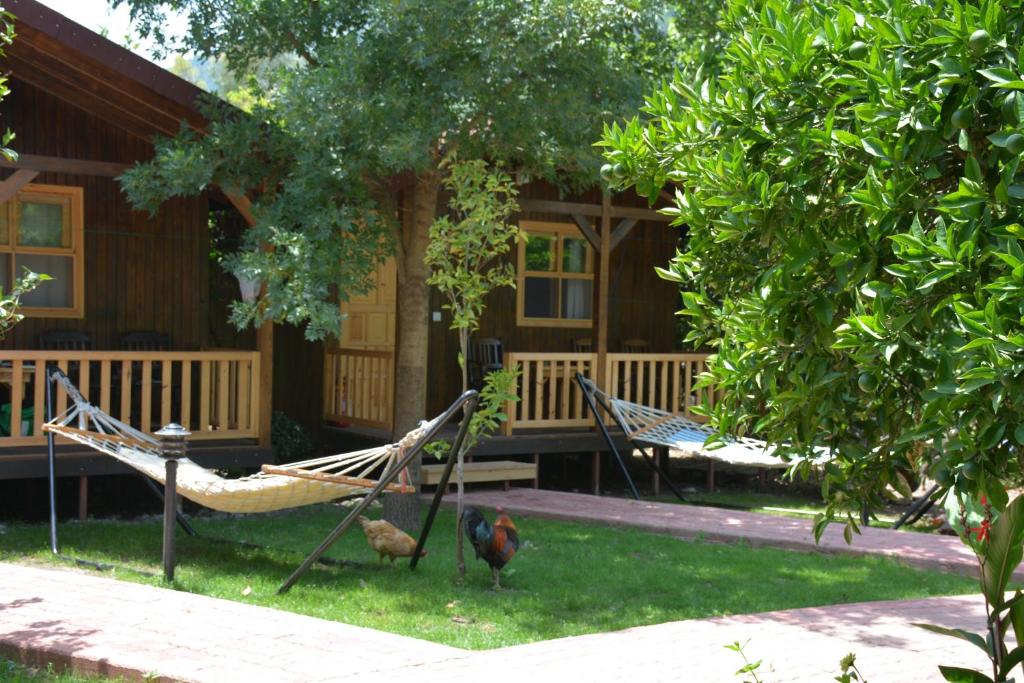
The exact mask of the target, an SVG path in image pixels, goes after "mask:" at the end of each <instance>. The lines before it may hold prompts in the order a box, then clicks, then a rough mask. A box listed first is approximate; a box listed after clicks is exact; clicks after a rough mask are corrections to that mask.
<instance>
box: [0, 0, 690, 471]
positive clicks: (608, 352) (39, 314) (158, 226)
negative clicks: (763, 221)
mask: <svg viewBox="0 0 1024 683" xmlns="http://www.w3.org/2000/svg"><path fill="white" fill-rule="evenodd" d="M7 7H8V9H9V10H10V11H12V12H13V13H14V14H15V15H16V16H17V18H18V19H17V24H16V25H17V32H18V37H17V39H16V41H15V42H14V44H13V45H12V46H10V47H9V48H8V50H7V57H6V59H5V60H4V64H3V66H4V68H5V69H6V70H7V71H8V72H9V73H10V74H11V80H10V86H11V94H10V95H8V96H7V97H6V98H5V99H4V100H3V101H2V102H0V126H4V127H9V128H10V129H11V130H12V131H14V132H15V134H16V137H15V139H14V142H13V146H14V148H15V149H16V150H17V151H18V152H19V154H20V157H19V160H18V161H17V162H16V163H13V164H12V163H3V164H0V166H2V167H3V169H6V170H2V169H0V176H3V179H2V180H0V286H3V287H5V288H8V287H10V285H11V282H12V278H13V277H14V275H15V274H16V273H18V272H20V269H21V268H22V267H23V266H27V267H30V268H32V269H34V270H37V271H41V272H46V273H48V274H50V275H52V276H54V279H53V280H52V281H50V282H47V283H44V284H43V285H42V286H41V287H40V288H39V289H38V290H37V291H35V292H32V293H30V294H28V295H26V296H25V297H24V299H23V301H22V303H23V304H24V309H23V312H24V313H25V316H26V317H25V320H24V321H23V322H21V323H20V324H19V325H18V326H16V327H15V328H14V330H13V331H12V333H11V334H10V335H9V336H8V337H7V339H5V340H2V341H0V479H4V478H21V477H28V476H42V475H43V474H44V473H45V461H44V458H43V457H42V456H43V444H44V438H43V436H42V435H41V434H40V431H41V430H40V428H41V425H42V422H43V420H44V382H42V381H41V377H40V375H39V373H40V372H42V368H43V367H44V366H45V365H47V364H51V363H52V364H56V365H57V366H59V367H60V368H62V369H63V370H65V371H66V372H67V373H68V374H69V375H71V377H72V379H73V380H74V381H75V382H76V384H77V385H78V386H80V387H81V388H82V390H83V392H85V393H86V394H87V396H88V397H89V399H90V400H91V401H92V402H94V403H95V404H96V405H99V406H100V407H101V408H102V409H104V410H106V411H108V412H110V413H111V414H113V415H114V416H115V417H118V418H120V419H122V420H125V421H129V422H131V423H132V424H134V425H135V426H137V427H141V428H143V429H146V430H153V429H156V428H159V426H161V425H163V424H165V423H168V422H171V421H177V422H180V423H182V424H183V425H184V426H185V427H187V428H188V429H190V430H191V431H192V432H193V437H192V451H193V455H194V457H195V458H196V459H197V460H199V461H200V462H203V463H206V464H211V465H238V466H253V465H256V464H258V463H260V462H263V461H266V460H267V459H268V458H269V456H270V418H271V413H272V411H273V410H282V411H284V412H286V413H287V414H289V415H290V416H291V417H292V418H294V419H297V420H298V421H300V422H303V423H304V424H305V425H306V426H307V427H310V428H315V427H316V426H317V425H318V424H319V423H320V422H321V421H322V422H324V423H327V424H330V425H333V426H335V427H341V428H343V429H347V430H349V431H352V430H361V431H362V432H367V431H368V432H369V433H370V434H371V435H372V436H374V437H377V438H380V439H386V438H389V437H390V435H391V431H392V428H393V412H394V396H395V390H396V386H400V385H401V380H402V378H400V377H396V376H395V375H396V373H395V367H394V352H395V331H396V324H395V323H396V299H395V297H396V281H395V270H394V266H393V264H385V265H383V266H381V268H380V269H379V270H378V273H377V287H376V289H375V290H374V291H372V292H370V293H369V294H367V295H366V296H362V297H357V298H354V299H352V300H351V301H349V302H346V303H344V304H342V312H343V313H344V314H345V315H346V316H347V320H346V323H345V325H344V327H343V330H342V337H341V339H339V340H335V341H333V342H331V343H329V344H324V345H319V344H310V343H309V342H306V341H305V340H303V338H302V335H301V331H299V330H296V329H294V328H291V327H287V326H272V325H269V324H267V325H264V326H263V327H262V328H260V329H259V330H258V331H253V330H250V331H247V332H242V333H239V332H236V331H234V330H232V329H230V328H229V327H228V326H227V324H226V322H225V321H226V318H227V309H226V305H227V303H228V301H230V299H231V298H233V296H234V294H233V291H234V289H233V288H234V287H235V286H236V284H237V283H235V282H234V281H233V280H232V278H231V277H230V276H228V275H226V274H224V273H223V272H222V271H221V270H220V269H219V268H218V267H216V266H215V265H211V262H210V259H209V257H208V254H209V251H210V233H209V218H210V216H211V212H216V213H217V214H218V215H222V216H223V215H225V214H230V215H229V218H228V223H230V224H234V225H236V226H241V227H240V229H244V226H245V224H246V219H251V216H248V215H247V205H246V203H245V202H244V199H240V198H238V197H237V196H231V195H226V194H223V193H219V192H216V191H213V192H210V193H208V194H206V195H203V196H200V197H193V198H180V199H175V200H173V201H169V202H167V203H165V204H164V205H163V206H162V207H161V208H160V210H159V211H158V212H157V213H156V214H155V215H149V214H147V213H144V212H139V211H135V210H133V209H132V208H131V207H130V206H129V204H128V203H127V201H126V199H125V197H124V196H123V194H122V192H121V189H120V186H119V184H118V182H117V180H116V177H117V176H118V175H120V174H121V173H123V172H124V171H125V170H126V169H127V168H128V167H130V166H131V165H132V164H134V163H136V162H140V161H146V160H148V159H150V158H151V156H152V154H153V147H152V139H153V137H154V136H155V135H174V134H175V133H176V132H177V131H178V130H179V128H180V126H181V125H182V122H185V124H186V125H189V126H191V127H192V128H194V129H196V130H200V131H201V130H202V129H203V128H204V126H205V121H204V120H203V119H202V117H201V115H200V114H199V112H198V110H197V108H196V98H197V97H198V96H199V95H200V91H199V90H198V89H197V88H195V87H194V86H193V85H191V84H189V83H187V82H186V81H184V80H182V79H180V78H178V77H176V76H174V75H173V74H170V73H168V72H167V71H165V70H163V69H161V68H159V67H157V66H155V65H153V64H151V63H149V62H148V61H146V60H144V59H142V58H140V57H138V56H136V55H134V54H132V53H131V52H129V51H128V50H125V49H124V48H121V47H119V46H117V45H115V44H114V43H112V42H110V41H108V40H106V39H105V38H102V37H100V36H99V35H97V34H95V33H94V32H92V31H89V30H87V29H85V28H83V27H81V26H79V25H77V24H75V23H74V22H72V21H70V20H68V19H67V18H65V17H63V16H61V15H60V14H58V13H56V12H54V11H52V10H50V9H48V8H46V7H44V6H42V5H40V4H39V3H38V2H36V1H35V0H12V1H11V2H9V3H8V6H7ZM520 205H521V209H522V212H521V214H520V215H519V216H518V217H517V220H519V222H520V224H521V225H522V227H523V228H524V229H525V230H526V232H527V234H528V236H529V239H528V240H527V241H525V242H523V243H521V244H519V245H518V247H517V250H516V253H515V254H514V255H513V260H514V262H515V264H516V268H517V276H518V277H517V279H518V286H517V288H516V289H514V290H513V289H503V290H499V291H497V292H495V293H493V294H492V295H491V296H490V299H489V301H488V306H487V311H486V314H485V315H484V318H483V320H482V327H481V330H480V332H479V333H478V334H477V335H476V338H475V340H474V341H475V343H476V346H475V348H477V349H478V350H479V351H478V354H477V355H478V356H479V354H488V358H487V359H486V362H484V359H481V358H479V357H477V358H471V362H472V363H476V364H477V366H478V367H477V369H478V370H480V371H481V372H483V371H486V369H488V368H490V367H495V366H497V365H501V366H504V367H511V366H518V367H520V368H521V370H522V376H521V380H520V383H519V397H520V400H519V401H517V402H515V403H511V404H510V405H509V406H508V414H509V417H510V419H509V421H508V423H507V424H506V429H505V431H504V434H502V435H501V436H499V437H497V438H494V439H491V440H489V441H488V442H487V443H485V444H483V445H481V446H480V447H479V448H478V451H477V452H478V453H480V454H513V453H515V454H527V455H529V454H535V453H541V452H571V451H585V452H594V451H596V450H600V449H601V448H603V445H602V444H601V442H600V441H599V440H598V437H597V436H596V435H595V434H594V433H593V431H592V430H591V428H592V427H593V417H592V416H591V415H589V414H588V413H587V411H586V410H585V407H584V405H583V401H582V396H581V394H580V392H579V390H578V387H577V386H576V384H575V383H574V382H573V377H574V376H575V373H576V372H582V373H584V374H586V375H588V376H591V377H594V378H596V379H597V380H598V382H599V384H600V385H601V386H603V387H605V388H606V389H608V390H609V391H610V392H611V393H613V394H615V395H618V396H621V397H624V398H629V399H632V400H636V401H639V402H643V403H647V404H649V405H653V406H655V407H659V408H665V409H669V410H672V411H676V412H683V413H689V409H690V407H691V406H692V405H693V404H694V403H695V402H696V401H698V400H699V398H700V397H699V396H697V394H696V392H695V390H694V389H693V384H694V383H695V378H696V376H697V374H698V373H699V372H700V370H701V369H702V367H703V359H704V356H702V355H700V354H692V353H685V352H683V351H682V350H681V349H680V344H681V341H680V335H679V333H678V328H677V323H676V320H677V318H676V315H675V312H676V310H677V309H678V308H679V293H678V288H677V287H676V286H675V285H673V284H672V283H670V282H666V281H664V280H661V279H659V278H658V277H657V275H656V274H655V272H654V267H655V266H664V265H666V264H667V263H668V261H669V260H670V259H671V257H672V255H673V254H674V251H675V248H676V245H677V241H678V238H679V234H678V231H677V230H675V229H673V228H670V227H669V226H668V225H667V223H668V220H667V219H666V217H665V216H662V215H660V214H658V213H657V211H655V210H653V209H651V208H649V207H648V206H647V204H646V202H644V201H643V200H641V199H640V198H638V197H635V196H630V195H616V196H611V197H609V196H607V195H604V194H602V193H601V191H600V190H598V189H594V190H593V191H591V192H588V193H584V194H582V195H580V196H577V197H572V198H565V197H560V196H559V194H558V192H557V190H556V189H555V188H553V187H551V186H548V185H545V184H543V183H533V184H530V185H527V186H524V187H523V188H521V201H520ZM225 292H228V293H227V294H225ZM449 325H450V317H449V316H448V314H447V313H446V312H445V311H444V310H443V301H442V299H441V297H440V295H438V294H437V293H436V292H435V293H434V294H433V298H432V302H431V322H430V337H429V354H430V360H429V377H430V382H431V386H430V391H429V397H428V402H427V404H428V405H427V410H428V412H429V413H430V414H437V413H439V412H440V411H441V410H443V408H444V407H445V406H447V405H448V404H449V403H450V402H451V401H452V400H453V399H454V398H455V397H456V396H457V395H458V394H459V392H460V390H461V376H460V372H459V369H458V366H457V361H456V358H457V347H458V344H457V336H456V334H455V332H454V331H452V330H450V329H449ZM285 371H286V372H287V381H284V377H282V378H281V380H282V381H274V375H275V373H283V372H285ZM476 379H477V380H479V377H477V378H476ZM65 400H66V399H64V398H62V397H60V398H58V403H59V405H58V410H60V409H61V408H62V404H63V402H64V401H65ZM5 415H7V417H6V419H5V417H4V416H5ZM62 449H63V453H62V457H61V458H60V460H59V466H58V470H59V473H60V474H64V475H79V476H83V477H84V475H89V474H98V473H107V472H120V471H124V469H123V468H122V467H121V466H120V465H118V464H117V463H114V462H112V461H110V460H109V459H107V458H105V457H103V456H97V455H94V454H91V453H86V452H81V451H80V450H75V447H73V446H70V445H64V446H62ZM535 457H536V456H535ZM82 481H83V483H84V482H85V479H84V478H83V480H82ZM83 490H84V489H83Z"/></svg>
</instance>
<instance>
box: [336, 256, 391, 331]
mask: <svg viewBox="0 0 1024 683" xmlns="http://www.w3.org/2000/svg"><path fill="white" fill-rule="evenodd" d="M374 279H375V281H376V287H375V288H374V289H373V290H372V291H370V292H368V293H366V294H364V295H362V296H354V297H352V298H351V300H349V301H346V302H343V303H342V304H341V313H342V316H343V320H342V323H341V343H340V346H341V348H343V349H366V350H371V351H394V349H395V298H396V296H395V295H396V292H397V287H398V280H397V271H396V269H395V259H394V258H390V259H388V260H387V261H386V262H385V263H382V264H381V265H379V266H377V272H376V274H375V276H374Z"/></svg>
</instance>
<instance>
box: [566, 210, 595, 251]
mask: <svg viewBox="0 0 1024 683" xmlns="http://www.w3.org/2000/svg"><path fill="white" fill-rule="evenodd" d="M569 215H570V216H571V217H572V220H573V222H574V223H576V227H578V228H579V229H580V232H582V233H583V236H584V237H586V238H587V241H588V242H590V246H592V247H593V248H594V250H595V251H601V238H600V237H598V235H597V233H596V232H594V224H593V223H591V222H590V219H588V218H587V217H586V216H584V215H583V214H579V213H572V214H569Z"/></svg>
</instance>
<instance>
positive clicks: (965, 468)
mask: <svg viewBox="0 0 1024 683" xmlns="http://www.w3.org/2000/svg"><path fill="white" fill-rule="evenodd" d="M960 471H961V472H963V474H964V476H965V477H967V478H968V479H977V478H978V475H979V474H981V465H979V464H978V463H976V462H974V461H973V460H968V461H967V462H965V463H964V464H963V465H961V466H960Z"/></svg>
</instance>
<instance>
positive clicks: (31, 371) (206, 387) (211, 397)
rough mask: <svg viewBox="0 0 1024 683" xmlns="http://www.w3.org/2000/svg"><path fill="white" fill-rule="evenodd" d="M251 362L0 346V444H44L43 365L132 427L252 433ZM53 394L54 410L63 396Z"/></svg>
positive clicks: (244, 354)
mask: <svg viewBox="0 0 1024 683" xmlns="http://www.w3.org/2000/svg"><path fill="white" fill-rule="evenodd" d="M259 362H260V361H259V353H258V352H255V351H197V352H187V351H0V396H2V397H3V398H0V448H2V447H7V446H20V445H33V444H42V443H45V435H44V434H43V433H42V425H43V421H44V417H45V395H46V394H45V391H46V383H45V381H44V379H43V373H44V368H45V367H46V366H47V365H50V364H52V365H56V366H57V367H59V368H60V369H61V370H63V371H64V372H65V373H66V374H67V375H68V377H69V378H70V379H71V381H72V382H73V383H74V384H75V386H77V387H78V388H79V390H80V391H81V392H82V394H83V395H84V396H85V397H86V399H88V400H89V402H90V403H92V404H94V405H96V406H99V408H100V409H101V410H103V411H104V412H106V413H108V414H110V415H112V416H113V417H116V418H117V419H119V420H121V421H123V422H128V423H130V424H131V425H132V426H134V427H135V428H137V429H141V430H143V431H147V432H152V431H155V430H157V429H159V428H160V427H161V426H163V425H165V424H167V423H168V422H178V423H179V424H181V425H183V426H184V427H185V428H186V429H189V430H190V431H191V432H192V434H193V435H192V437H191V438H193V439H231V438H257V437H258V436H259V424H260V420H259V417H260V416H259V400H258V397H259V393H260V387H259V377H260V372H259V370H260V368H259ZM54 396H55V400H56V409H57V413H58V414H60V413H61V412H63V411H64V410H65V409H66V408H67V407H68V396H67V394H66V393H65V392H64V391H63V390H61V389H57V390H56V391H55V394H54ZM3 399H7V400H3Z"/></svg>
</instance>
